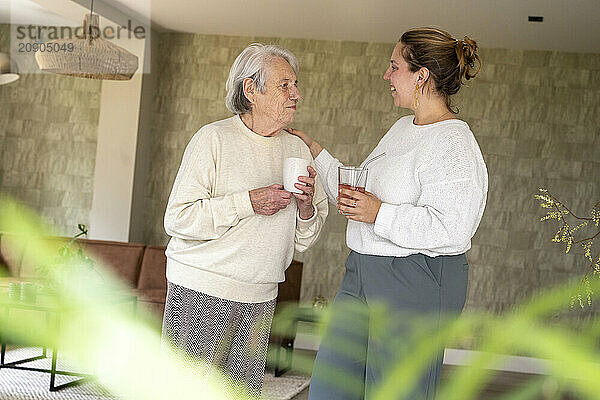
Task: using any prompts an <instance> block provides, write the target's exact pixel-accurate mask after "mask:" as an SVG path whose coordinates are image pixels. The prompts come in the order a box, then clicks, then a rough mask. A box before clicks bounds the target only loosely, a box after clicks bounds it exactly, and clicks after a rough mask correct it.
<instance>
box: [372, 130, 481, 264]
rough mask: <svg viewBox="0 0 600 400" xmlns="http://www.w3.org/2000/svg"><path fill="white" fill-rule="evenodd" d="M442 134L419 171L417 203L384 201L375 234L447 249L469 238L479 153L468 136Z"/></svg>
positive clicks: (417, 247)
mask: <svg viewBox="0 0 600 400" xmlns="http://www.w3.org/2000/svg"><path fill="white" fill-rule="evenodd" d="M440 136H441V137H439V138H438V139H437V140H436V141H435V142H434V144H433V146H432V147H433V149H432V151H431V152H429V154H430V156H429V157H428V160H427V162H426V164H425V165H424V166H423V168H421V169H420V170H419V172H418V174H419V179H420V181H421V195H420V196H419V199H418V200H417V202H416V204H398V205H394V204H389V203H383V204H382V205H381V208H380V209H379V213H378V214H377V218H376V220H375V226H374V231H375V233H376V234H377V235H379V236H381V237H383V238H386V239H388V240H390V241H392V242H393V243H395V244H396V245H398V246H401V247H404V248H410V249H415V250H435V251H439V252H443V251H445V250H446V251H451V250H456V248H463V247H465V246H466V245H467V244H468V242H469V241H470V240H471V237H472V232H473V227H474V226H475V225H476V224H477V218H478V213H479V206H478V205H479V204H480V202H481V198H480V197H481V193H482V190H478V189H480V188H477V181H476V171H475V154H474V153H473V151H472V149H471V147H470V146H469V144H468V143H467V140H466V139H467V138H466V137H465V135H463V134H460V133H445V134H442V135H440Z"/></svg>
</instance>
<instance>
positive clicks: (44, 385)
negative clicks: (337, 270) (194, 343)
mask: <svg viewBox="0 0 600 400" xmlns="http://www.w3.org/2000/svg"><path fill="white" fill-rule="evenodd" d="M40 354H41V349H39V348H20V349H11V350H8V351H7V352H6V360H5V362H10V361H12V360H17V359H19V360H20V359H24V358H28V357H33V356H37V355H40ZM50 356H51V354H48V357H47V358H46V359H43V360H36V361H33V362H30V363H27V364H26V366H28V367H36V368H48V369H49V368H50V362H51V358H50ZM57 367H58V368H59V369H62V370H67V371H80V369H78V368H77V367H76V366H75V365H74V364H73V363H69V362H67V361H65V360H62V359H59V362H58V363H57ZM72 380H74V378H72V377H68V376H61V375H57V376H56V384H57V385H60V384H63V383H66V382H69V381H72ZM309 382H310V379H309V378H308V377H305V376H297V375H288V374H286V375H283V376H281V377H278V378H275V377H274V376H273V373H267V374H265V380H264V384H263V398H264V399H265V400H289V399H291V398H293V397H294V396H295V395H297V394H298V393H300V392H301V391H302V390H304V388H306V387H307V386H308V384H309ZM49 385H50V374H49V373H44V372H33V371H20V370H16V369H6V368H1V369H0V399H2V400H118V399H117V397H115V396H112V395H111V394H110V392H108V391H107V390H106V389H104V388H102V387H101V386H100V385H98V384H96V383H93V382H86V383H83V384H81V385H78V386H72V387H67V388H64V389H62V390H59V391H58V392H50V391H49Z"/></svg>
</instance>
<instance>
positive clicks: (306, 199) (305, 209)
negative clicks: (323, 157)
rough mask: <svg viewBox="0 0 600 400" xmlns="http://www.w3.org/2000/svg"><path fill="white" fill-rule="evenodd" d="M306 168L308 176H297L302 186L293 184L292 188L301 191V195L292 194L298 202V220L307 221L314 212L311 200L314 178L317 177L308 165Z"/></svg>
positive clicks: (313, 191)
mask: <svg viewBox="0 0 600 400" xmlns="http://www.w3.org/2000/svg"><path fill="white" fill-rule="evenodd" d="M306 168H307V170H308V176H298V180H299V181H300V182H302V183H303V184H302V183H295V184H294V187H295V188H296V189H299V190H301V191H302V193H301V194H298V193H292V195H293V196H294V197H295V198H296V200H297V201H298V210H299V212H300V218H302V219H309V218H310V217H312V216H313V214H314V212H315V208H314V206H313V203H312V200H313V196H314V194H315V176H317V171H315V170H314V168H313V167H311V166H310V165H309V166H308V167H306Z"/></svg>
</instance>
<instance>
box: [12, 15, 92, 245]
mask: <svg viewBox="0 0 600 400" xmlns="http://www.w3.org/2000/svg"><path fill="white" fill-rule="evenodd" d="M0 51H4V52H9V51H10V26H9V25H6V24H0ZM100 85H101V81H95V80H91V79H80V78H72V77H66V76H61V75H54V74H21V77H20V78H19V80H17V81H16V82H13V83H11V84H8V85H3V86H0V191H2V193H6V194H9V195H12V196H14V197H16V198H17V199H19V200H20V201H22V202H23V203H25V204H27V205H28V206H30V207H32V208H33V209H34V210H36V211H38V212H39V213H41V215H42V216H43V217H44V218H45V219H46V220H47V221H48V222H50V223H52V224H53V225H54V226H55V227H56V229H57V230H58V233H60V234H64V235H72V234H73V233H76V231H77V224H78V223H85V224H87V223H88V222H89V212H90V209H91V206H92V192H93V183H94V182H93V180H94V161H95V158H96V137H97V127H98V115H99V107H100ZM0 229H2V227H1V226H0Z"/></svg>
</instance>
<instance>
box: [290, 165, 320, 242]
mask: <svg viewBox="0 0 600 400" xmlns="http://www.w3.org/2000/svg"><path fill="white" fill-rule="evenodd" d="M313 206H314V207H315V212H314V214H313V216H312V217H310V218H309V219H307V220H303V219H300V213H299V212H296V234H295V237H294V242H295V243H294V247H295V249H296V250H298V251H299V252H303V251H305V250H306V249H308V248H309V247H310V246H311V245H312V244H313V243H315V242H316V241H317V239H318V238H319V234H320V233H321V229H323V225H324V224H325V219H326V218H327V214H328V213H329V206H328V204H327V196H326V195H325V192H324V191H323V184H322V182H321V180H320V179H319V175H317V177H316V179H315V195H314V196H313Z"/></svg>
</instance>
